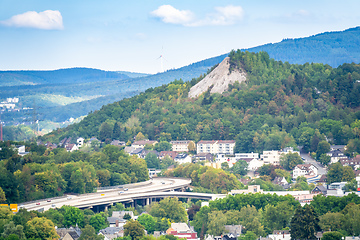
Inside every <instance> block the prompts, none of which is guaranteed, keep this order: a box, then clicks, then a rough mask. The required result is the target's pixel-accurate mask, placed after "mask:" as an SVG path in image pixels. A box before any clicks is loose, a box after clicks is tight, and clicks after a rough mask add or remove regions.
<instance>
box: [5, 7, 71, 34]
mask: <svg viewBox="0 0 360 240" xmlns="http://www.w3.org/2000/svg"><path fill="white" fill-rule="evenodd" d="M0 23H1V24H2V25H5V26H9V27H24V28H38V29H45V30H52V29H63V28H64V26H63V20H62V16H61V13H60V12H59V11H53V10H46V11H43V12H39V13H37V12H35V11H29V12H26V13H23V14H18V15H15V16H12V17H11V18H9V19H7V20H5V21H0Z"/></svg>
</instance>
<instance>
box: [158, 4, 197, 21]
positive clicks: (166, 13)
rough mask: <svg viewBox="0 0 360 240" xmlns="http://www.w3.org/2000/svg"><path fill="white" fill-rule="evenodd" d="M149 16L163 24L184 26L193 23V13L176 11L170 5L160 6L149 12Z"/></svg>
mask: <svg viewBox="0 0 360 240" xmlns="http://www.w3.org/2000/svg"><path fill="white" fill-rule="evenodd" d="M151 15H153V16H155V17H158V18H160V19H161V20H162V21H163V22H165V23H173V24H182V25H185V24H187V23H189V22H191V21H193V13H192V12H191V11H189V10H178V9H176V8H174V7H173V6H171V5H162V6H160V7H159V8H158V9H156V10H154V11H152V12H151Z"/></svg>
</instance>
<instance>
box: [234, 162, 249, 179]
mask: <svg viewBox="0 0 360 240" xmlns="http://www.w3.org/2000/svg"><path fill="white" fill-rule="evenodd" d="M247 166H248V164H247V162H246V161H244V160H239V161H237V162H236V163H235V164H234V166H232V168H231V169H230V170H231V171H232V172H233V173H234V174H239V175H241V176H245V175H246V174H247Z"/></svg>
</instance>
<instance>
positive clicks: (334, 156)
mask: <svg viewBox="0 0 360 240" xmlns="http://www.w3.org/2000/svg"><path fill="white" fill-rule="evenodd" d="M326 155H328V156H330V163H336V162H339V161H340V160H343V159H348V157H347V156H345V154H344V153H343V152H342V151H340V149H334V150H331V151H330V152H328V153H326Z"/></svg>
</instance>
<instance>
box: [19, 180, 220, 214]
mask: <svg viewBox="0 0 360 240" xmlns="http://www.w3.org/2000/svg"><path fill="white" fill-rule="evenodd" d="M190 183H191V180H190V179H185V178H153V179H152V180H149V181H146V182H142V183H134V184H128V185H126V186H125V185H124V186H123V187H121V188H114V187H113V188H109V189H103V190H98V191H97V192H96V193H88V194H81V195H65V196H63V197H57V198H53V199H43V200H38V201H33V202H29V203H23V204H20V206H19V207H20V208H26V209H27V210H29V211H30V210H37V211H46V210H49V209H50V208H60V207H62V206H64V205H68V206H74V207H77V208H82V209H84V208H96V209H99V208H100V209H107V207H109V206H111V205H113V204H115V203H123V204H125V205H127V206H134V205H135V202H137V203H140V204H141V205H148V204H151V202H153V201H158V200H160V199H162V198H165V197H179V198H195V199H203V200H214V199H217V198H223V197H225V196H226V195H224V194H207V193H194V192H184V190H185V188H186V187H188V186H189V185H190Z"/></svg>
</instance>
